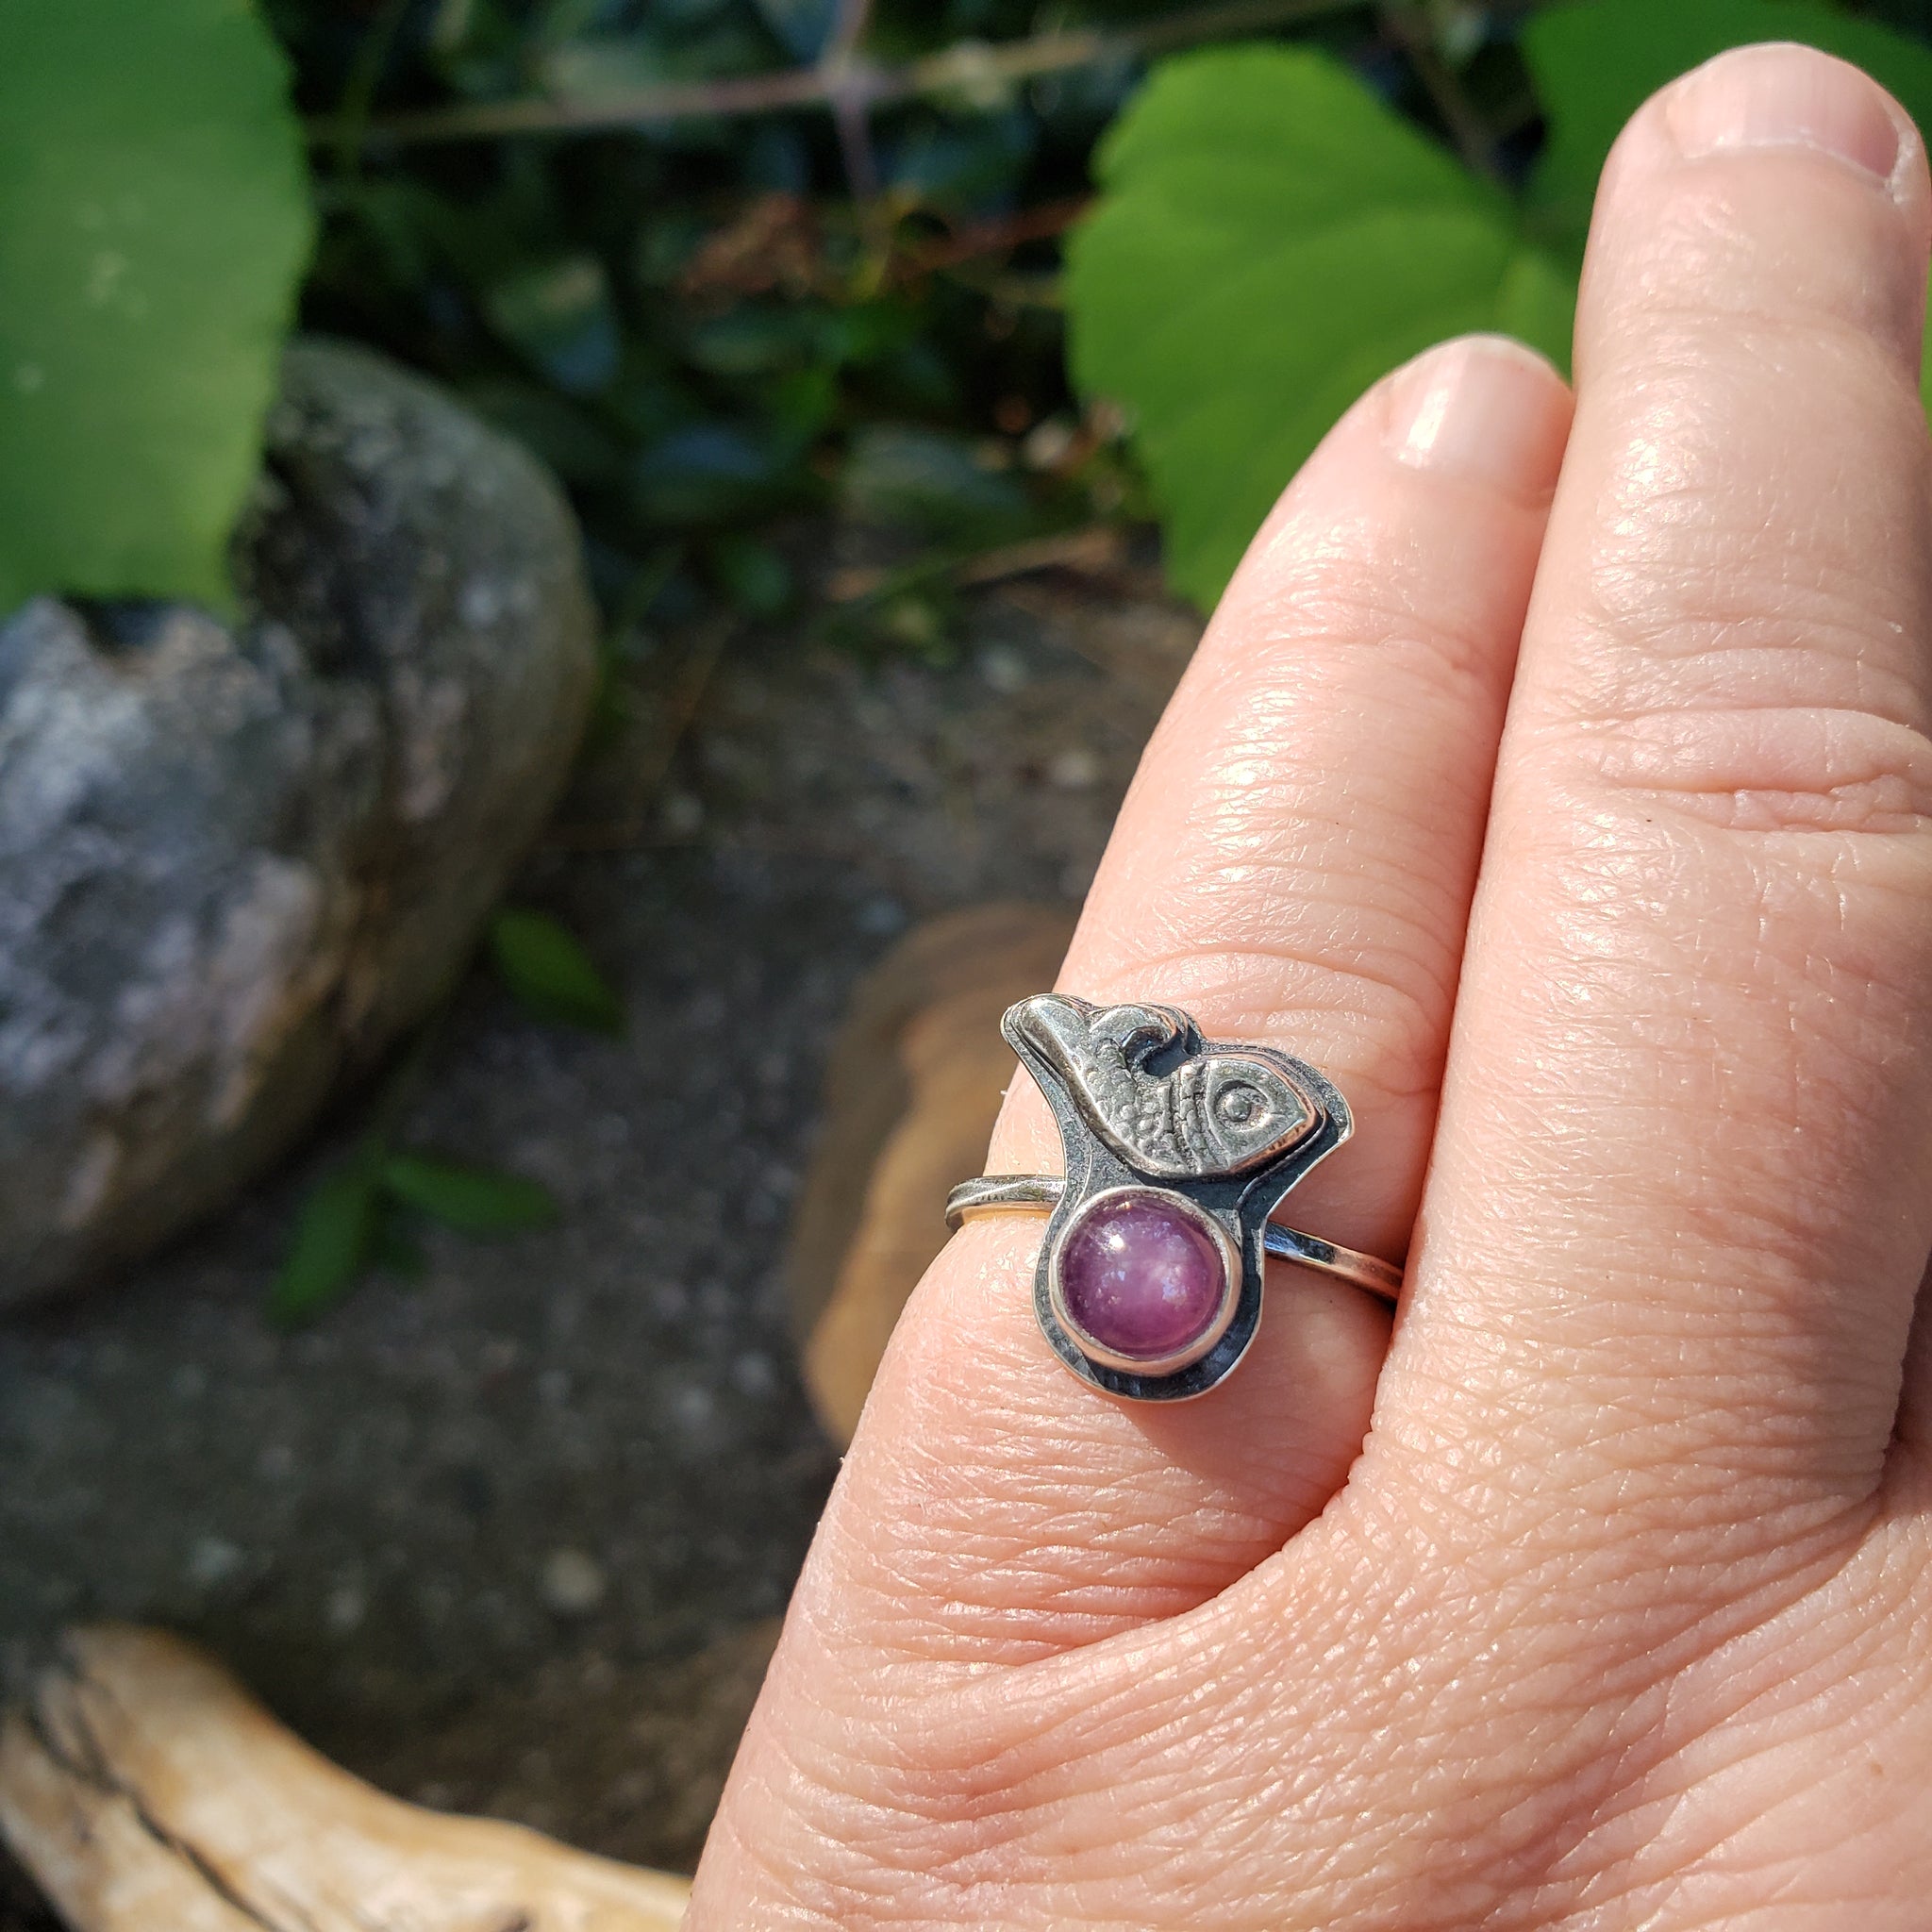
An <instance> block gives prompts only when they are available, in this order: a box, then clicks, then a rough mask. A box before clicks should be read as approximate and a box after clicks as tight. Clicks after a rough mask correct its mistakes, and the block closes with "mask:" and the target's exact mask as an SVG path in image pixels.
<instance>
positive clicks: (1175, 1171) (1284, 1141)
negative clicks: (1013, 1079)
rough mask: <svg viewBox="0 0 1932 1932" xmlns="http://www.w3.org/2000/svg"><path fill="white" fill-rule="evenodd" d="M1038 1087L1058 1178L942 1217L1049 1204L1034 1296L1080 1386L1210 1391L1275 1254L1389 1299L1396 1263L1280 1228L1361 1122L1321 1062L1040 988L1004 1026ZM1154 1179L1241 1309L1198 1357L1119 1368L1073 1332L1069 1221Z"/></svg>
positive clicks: (1166, 1017)
mask: <svg viewBox="0 0 1932 1932" xmlns="http://www.w3.org/2000/svg"><path fill="white" fill-rule="evenodd" d="M1000 1030H1001V1032H1002V1033H1004V1034H1005V1036H1006V1038H1007V1040H1008V1042H1009V1043H1010V1044H1011V1046H1012V1048H1013V1050H1014V1052H1016V1053H1017V1054H1018V1055H1019V1056H1020V1058H1021V1060H1022V1062H1023V1063H1024V1066H1025V1067H1026V1070H1027V1071H1028V1072H1029V1073H1030V1074H1032V1075H1033V1077H1034V1079H1035V1080H1037V1081H1038V1082H1039V1084H1040V1089H1041V1092H1042V1093H1043V1094H1044V1095H1045V1097H1046V1100H1047V1104H1048V1105H1049V1106H1050V1107H1051V1108H1052V1109H1053V1114H1054V1119H1055V1121H1056V1122H1057V1123H1058V1127H1059V1134H1060V1145H1061V1148H1062V1150H1063V1153H1064V1156H1065V1163H1066V1174H1065V1178H1064V1180H1062V1179H1060V1178H1059V1177H1058V1176H1055V1175H1045V1174H989V1175H982V1176H981V1177H980V1178H979V1179H977V1180H975V1181H969V1182H965V1183H962V1184H961V1185H960V1186H959V1187H958V1188H956V1189H955V1190H954V1191H953V1197H952V1200H951V1201H950V1202H949V1203H948V1206H947V1219H948V1220H949V1221H950V1222H951V1223H952V1224H954V1225H956V1226H957V1225H958V1222H959V1221H960V1220H961V1219H962V1218H964V1217H965V1216H967V1215H969V1214H973V1213H978V1212H987V1211H991V1210H992V1209H996V1208H1019V1209H1023V1210H1025V1209H1031V1210H1034V1211H1039V1210H1041V1209H1045V1210H1047V1211H1048V1212H1049V1214H1050V1218H1049V1220H1048V1222H1047V1227H1046V1238H1045V1240H1044V1241H1043V1242H1042V1243H1041V1253H1040V1261H1039V1265H1038V1269H1037V1271H1036V1274H1035V1280H1034V1294H1033V1306H1034V1312H1035V1313H1036V1314H1037V1315H1038V1317H1039V1320H1040V1325H1041V1330H1042V1331H1043V1332H1044V1334H1045V1336H1046V1339H1047V1341H1049V1342H1050V1343H1051V1344H1052V1345H1053V1348H1054V1352H1055V1353H1056V1354H1057V1355H1058V1357H1059V1358H1060V1360H1061V1361H1062V1362H1064V1363H1065V1364H1066V1366H1067V1367H1068V1368H1069V1369H1071V1370H1072V1371H1073V1373H1074V1374H1076V1375H1078V1376H1079V1377H1080V1378H1081V1379H1082V1380H1083V1381H1086V1382H1089V1383H1091V1384H1092V1385H1093V1386H1094V1387H1095V1388H1097V1389H1102V1390H1105V1391H1107V1392H1108V1394H1110V1395H1118V1396H1124V1397H1127V1398H1129V1399H1130V1400H1133V1401H1137V1402H1176V1401H1184V1400H1186V1399H1188V1398H1189V1397H1191V1396H1195V1395H1203V1394H1206V1393H1207V1391H1208V1390H1210V1389H1212V1388H1213V1387H1214V1386H1215V1385H1216V1384H1217V1383H1219V1382H1220V1381H1222V1380H1223V1379H1224V1377H1225V1376H1226V1375H1227V1374H1229V1373H1230V1372H1231V1371H1232V1370H1233V1369H1234V1367H1235V1365H1236V1364H1237V1363H1238V1362H1239V1361H1240V1360H1241V1357H1242V1356H1243V1355H1244V1354H1245V1353H1246V1352H1247V1348H1248V1344H1249V1343H1250V1342H1251V1341H1253V1340H1254V1339H1255V1330H1256V1326H1257V1323H1258V1322H1259V1320H1260V1314H1261V1287H1262V1258H1263V1255H1264V1253H1265V1252H1266V1251H1268V1250H1269V1249H1274V1250H1275V1251H1276V1252H1280V1253H1282V1254H1283V1255H1284V1257H1285V1258H1288V1259H1291V1260H1294V1261H1297V1262H1300V1263H1301V1264H1302V1265H1304V1266H1307V1267H1312V1268H1317V1269H1321V1270H1324V1272H1326V1273H1329V1274H1338V1275H1340V1276H1341V1277H1342V1278H1344V1279H1347V1280H1351V1281H1353V1282H1355V1283H1356V1284H1357V1285H1358V1286H1361V1287H1364V1288H1368V1289H1369V1290H1371V1291H1373V1292H1374V1293H1377V1294H1380V1295H1382V1296H1384V1297H1387V1298H1392V1296H1393V1294H1394V1291H1395V1290H1396V1288H1397V1287H1399V1285H1400V1281H1401V1276H1400V1274H1399V1272H1398V1271H1397V1270H1395V1269H1394V1268H1391V1266H1390V1265H1389V1263H1387V1262H1386V1261H1378V1260H1376V1259H1375V1258H1374V1257H1373V1256H1367V1255H1357V1254H1356V1253H1355V1252H1354V1251H1353V1250H1351V1249H1347V1248H1340V1247H1337V1246H1336V1245H1335V1244H1333V1243H1332V1242H1327V1241H1320V1240H1318V1239H1316V1238H1315V1237H1313V1236H1310V1235H1303V1234H1299V1233H1297V1232H1296V1231H1294V1230H1292V1229H1288V1228H1271V1227H1270V1226H1269V1221H1268V1217H1269V1215H1270V1214H1271V1213H1272V1212H1273V1211H1274V1208H1275V1206H1276V1204H1277V1203H1278V1202H1279V1201H1280V1200H1281V1197H1282V1196H1283V1195H1284V1194H1285V1193H1287V1192H1288V1191H1289V1190H1290V1189H1291V1187H1293V1186H1294V1184H1295V1183H1296V1182H1297V1181H1298V1180H1300V1179H1301V1178H1302V1176H1303V1175H1304V1174H1307V1172H1308V1170H1309V1169H1310V1168H1312V1167H1313V1166H1314V1165H1315V1163H1316V1162H1317V1161H1319V1160H1320V1159H1322V1158H1324V1156H1325V1155H1328V1154H1331V1153H1333V1152H1334V1150H1335V1149H1336V1148H1337V1147H1339V1146H1340V1145H1341V1143H1342V1141H1345V1140H1346V1139H1347V1138H1348V1136H1349V1134H1350V1133H1351V1132H1352V1131H1353V1128H1354V1122H1353V1120H1352V1118H1351V1116H1350V1114H1349V1110H1348V1103H1347V1102H1346V1101H1345V1100H1344V1099H1343V1098H1342V1097H1341V1093H1339V1092H1338V1091H1336V1089H1335V1088H1334V1086H1333V1085H1332V1084H1331V1083H1330V1082H1329V1081H1328V1080H1327V1079H1325V1078H1324V1076H1323V1075H1322V1074H1320V1073H1319V1072H1318V1071H1317V1070H1316V1069H1315V1068H1313V1067H1311V1066H1309V1065H1307V1063H1306V1062H1305V1061H1302V1060H1298V1059H1295V1058H1291V1056H1290V1055H1288V1054H1285V1053H1276V1052H1274V1051H1273V1050H1272V1049H1270V1048H1267V1047H1257V1046H1243V1045H1233V1044H1223V1043H1220V1042H1217V1041H1209V1040H1204V1039H1203V1038H1202V1037H1201V1032H1200V1029H1199V1028H1198V1027H1197V1026H1196V1025H1195V1024H1194V1023H1193V1021H1192V1020H1191V1019H1190V1018H1189V1017H1188V1015H1187V1014H1186V1013H1184V1012H1182V1011H1180V1009H1179V1008H1175V1007H1158V1006H1119V1007H1106V1008H1098V1007H1094V1006H1092V1005H1091V1004H1089V1003H1088V1002H1087V1001H1085V1000H1079V999H1074V998H1071V997H1068V996H1066V995H1064V994H1060V993H1040V994H1036V995H1035V996H1034V997H1033V998H1031V999H1025V1000H1022V1001H1021V1002H1020V1003H1019V1004H1018V1005H1017V1006H1014V1007H1011V1008H1008V1011H1007V1014H1006V1017H1005V1019H1004V1020H1003V1021H1002V1022H1001V1024H1000ZM1115 1189H1135V1190H1154V1191H1159V1192H1161V1193H1164V1194H1166V1195H1169V1196H1171V1197H1174V1199H1175V1200H1176V1201H1177V1203H1178V1205H1179V1206H1180V1207H1182V1208H1184V1209H1187V1210H1189V1211H1190V1212H1191V1215H1195V1216H1198V1217H1200V1218H1201V1219H1202V1220H1204V1221H1206V1222H1207V1223H1208V1224H1210V1225H1211V1226H1212V1227H1213V1229H1214V1230H1215V1231H1216V1232H1217V1234H1218V1236H1219V1238H1220V1241H1221V1242H1222V1245H1223V1247H1224V1251H1225V1253H1226V1255H1227V1257H1228V1260H1229V1263H1230V1283H1229V1291H1230V1295H1231V1301H1232V1306H1231V1307H1230V1308H1228V1309H1226V1310H1224V1317H1223V1319H1222V1320H1221V1321H1219V1322H1218V1323H1217V1324H1216V1325H1215V1326H1214V1327H1213V1328H1212V1329H1211V1330H1210V1331H1209V1332H1208V1333H1207V1334H1206V1335H1204V1336H1203V1338H1202V1339H1201V1341H1200V1343H1199V1344H1198V1347H1197V1348H1196V1349H1195V1350H1194V1351H1193V1352H1192V1353H1191V1355H1190V1357H1189V1358H1187V1359H1183V1360H1176V1361H1173V1362H1167V1361H1162V1362H1160V1363H1158V1364H1157V1365H1155V1366H1154V1367H1152V1368H1149V1367H1146V1366H1142V1367H1139V1368H1135V1367H1127V1366H1123V1365H1122V1364H1121V1360H1120V1358H1118V1357H1115V1358H1113V1359H1110V1360H1109V1359H1106V1358H1103V1357H1102V1355H1101V1353H1100V1352H1098V1351H1096V1350H1093V1349H1091V1348H1087V1347H1083V1346H1082V1345H1081V1342H1080V1341H1078V1340H1076V1339H1075V1336H1074V1334H1073V1333H1072V1332H1070V1327H1071V1324H1070V1323H1069V1322H1068V1321H1067V1320H1066V1319H1065V1318H1064V1317H1065V1311H1064V1309H1063V1307H1061V1305H1060V1300H1059V1294H1058V1257H1059V1253H1060V1247H1061V1243H1062V1241H1063V1240H1064V1238H1065V1236H1066V1233H1067V1230H1068V1228H1069V1227H1070V1225H1071V1224H1073V1222H1074V1219H1075V1218H1076V1216H1078V1215H1079V1214H1080V1212H1081V1210H1082V1209H1083V1208H1085V1207H1086V1206H1087V1204H1088V1203H1089V1202H1091V1200H1092V1199H1093V1198H1094V1197H1095V1196H1096V1195H1098V1194H1101V1193H1104V1192H1107V1191H1110V1190H1115Z"/></svg>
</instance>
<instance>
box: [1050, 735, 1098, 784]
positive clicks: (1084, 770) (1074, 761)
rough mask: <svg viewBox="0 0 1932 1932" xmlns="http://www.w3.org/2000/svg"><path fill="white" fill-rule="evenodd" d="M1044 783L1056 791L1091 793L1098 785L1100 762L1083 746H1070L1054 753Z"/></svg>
mask: <svg viewBox="0 0 1932 1932" xmlns="http://www.w3.org/2000/svg"><path fill="white" fill-rule="evenodd" d="M1046 782H1047V783H1048V784H1049V785H1051V786H1052V787H1053V788H1054V790H1055V791H1091V790H1092V789H1093V787H1094V786H1096V785H1097V784H1099V783H1100V760H1099V759H1098V758H1095V757H1094V755H1093V754H1092V753H1091V751H1089V750H1088V748H1087V747H1086V746H1085V745H1084V744H1070V745H1068V746H1067V748H1066V749H1065V750H1064V751H1057V752H1055V753H1054V755H1053V758H1052V759H1051V760H1050V761H1049V763H1048V765H1047V768H1046Z"/></svg>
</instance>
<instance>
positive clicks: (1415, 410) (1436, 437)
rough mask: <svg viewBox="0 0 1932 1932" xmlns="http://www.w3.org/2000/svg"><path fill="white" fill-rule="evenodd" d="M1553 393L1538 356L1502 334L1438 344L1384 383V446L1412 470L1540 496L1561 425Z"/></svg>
mask: <svg viewBox="0 0 1932 1932" xmlns="http://www.w3.org/2000/svg"><path fill="white" fill-rule="evenodd" d="M1560 390H1561V378H1560V377H1559V376H1558V375H1557V373H1556V371H1555V370H1554V369H1552V368H1551V367H1550V365H1549V364H1548V363H1547V362H1545V361H1544V360H1543V358H1541V356H1539V355H1537V354H1536V353H1535V351H1534V350H1531V349H1525V348H1524V346H1523V345H1522V343H1520V342H1512V341H1509V340H1508V338H1507V337H1506V336H1469V337H1466V338H1465V339H1464V340H1462V341H1456V342H1445V343H1443V344H1442V346H1441V348H1437V349H1431V350H1429V351H1428V353H1427V354H1426V355H1423V356H1418V357H1417V358H1415V360H1414V361H1413V362H1411V363H1409V364H1408V366H1407V368H1405V369H1400V370H1398V371H1397V372H1396V373H1395V375H1394V376H1393V377H1392V378H1391V382H1390V393H1389V428H1388V438H1389V447H1390V448H1391V451H1392V452H1393V453H1394V455H1395V457H1396V458H1397V459H1398V460H1399V461H1401V462H1405V463H1407V464H1408V465H1410V466H1411V467H1412V468H1414V469H1418V470H1436V471H1441V472H1443V473H1445V474H1448V475H1460V476H1472V477H1475V478H1477V479H1479V480H1480V481H1482V482H1485V483H1491V484H1494V485H1495V486H1497V487H1498V488H1500V489H1503V490H1507V491H1510V492H1511V493H1512V494H1515V495H1521V496H1529V497H1536V496H1542V495H1547V494H1548V492H1549V491H1551V490H1552V489H1554V488H1555V487H1556V481H1557V464H1558V463H1559V462H1560V461H1561V460H1562V455H1563V437H1564V430H1565V427H1566V425H1567V422H1568V413H1567V411H1565V410H1563V409H1560V408H1552V407H1551V402H1552V396H1553V392H1559V391H1560Z"/></svg>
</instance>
